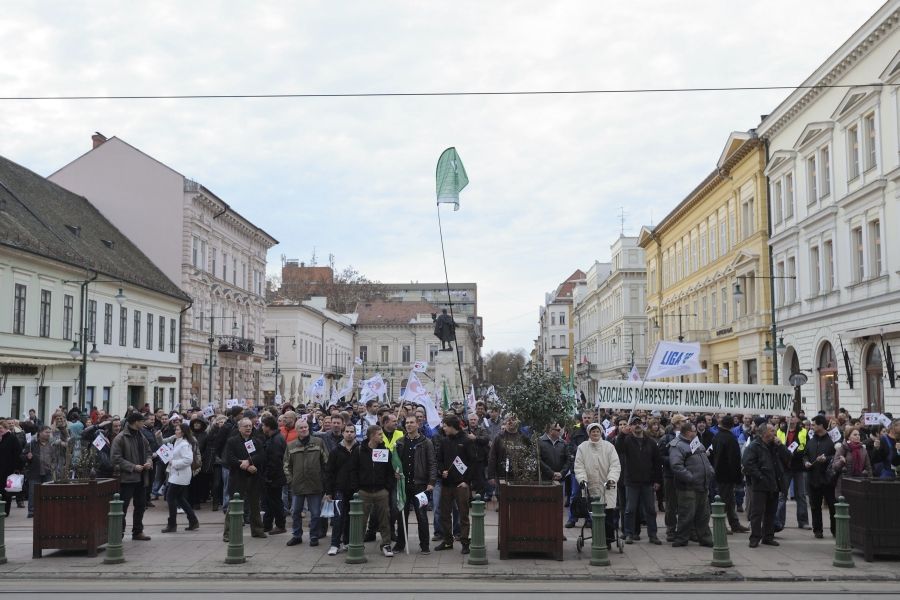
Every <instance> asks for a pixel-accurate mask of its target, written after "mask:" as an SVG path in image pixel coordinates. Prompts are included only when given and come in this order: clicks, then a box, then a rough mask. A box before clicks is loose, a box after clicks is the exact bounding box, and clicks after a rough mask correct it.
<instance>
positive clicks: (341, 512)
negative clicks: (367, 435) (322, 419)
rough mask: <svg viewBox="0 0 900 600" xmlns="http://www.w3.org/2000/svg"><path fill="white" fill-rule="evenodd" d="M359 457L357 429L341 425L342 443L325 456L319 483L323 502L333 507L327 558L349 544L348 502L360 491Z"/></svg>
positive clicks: (353, 426)
mask: <svg viewBox="0 0 900 600" xmlns="http://www.w3.org/2000/svg"><path fill="white" fill-rule="evenodd" d="M358 453H359V444H358V443H357V441H356V426H355V425H353V423H349V422H348V423H346V424H345V425H344V430H343V432H342V439H341V443H340V444H339V445H338V446H337V447H336V448H334V449H333V450H332V451H331V453H330V454H329V455H328V461H327V462H326V463H325V474H324V476H323V482H322V485H323V488H324V490H325V500H326V501H328V502H334V503H335V511H334V513H335V516H334V519H333V520H332V523H331V547H329V548H328V555H329V556H334V555H336V554H337V553H338V552H341V551H342V550H343V549H344V548H345V547H346V546H347V544H349V543H350V500H351V499H352V498H353V494H354V493H356V491H357V490H358V489H359V484H358V482H357V479H356V471H355V470H354V466H355V465H356V464H357V462H358V460H359V457H357V456H356V455H357V454H358Z"/></svg>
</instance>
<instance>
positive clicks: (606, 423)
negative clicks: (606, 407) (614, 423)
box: [600, 419, 610, 431]
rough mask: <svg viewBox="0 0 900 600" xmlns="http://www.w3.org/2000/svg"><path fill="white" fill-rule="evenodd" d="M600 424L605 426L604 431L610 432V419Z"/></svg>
mask: <svg viewBox="0 0 900 600" xmlns="http://www.w3.org/2000/svg"><path fill="white" fill-rule="evenodd" d="M600 424H601V425H603V430H604V431H608V430H609V425H610V423H609V419H603V422H602V423H600Z"/></svg>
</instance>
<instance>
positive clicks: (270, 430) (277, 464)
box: [260, 414, 287, 535]
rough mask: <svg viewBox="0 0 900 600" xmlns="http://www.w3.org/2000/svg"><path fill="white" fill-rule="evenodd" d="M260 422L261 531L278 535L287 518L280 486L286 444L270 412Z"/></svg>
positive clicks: (283, 482)
mask: <svg viewBox="0 0 900 600" xmlns="http://www.w3.org/2000/svg"><path fill="white" fill-rule="evenodd" d="M260 422H261V423H262V432H263V436H265V437H264V441H263V447H264V450H265V453H266V467H265V475H264V477H265V479H264V481H265V486H266V490H265V498H266V515H265V517H263V531H265V532H266V533H268V534H269V535H278V534H279V533H284V532H285V531H286V529H285V525H286V523H287V518H286V517H285V514H284V504H282V502H281V488H283V487H284V484H285V483H286V482H287V478H286V477H285V476H284V468H283V466H282V465H283V461H284V451H285V449H286V448H287V444H285V442H284V436H283V435H281V431H279V429H278V421H276V420H275V417H273V416H272V415H270V414H266V415H264V416H263V417H262V418H261V419H260Z"/></svg>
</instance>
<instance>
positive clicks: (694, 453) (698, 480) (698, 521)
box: [669, 421, 715, 548]
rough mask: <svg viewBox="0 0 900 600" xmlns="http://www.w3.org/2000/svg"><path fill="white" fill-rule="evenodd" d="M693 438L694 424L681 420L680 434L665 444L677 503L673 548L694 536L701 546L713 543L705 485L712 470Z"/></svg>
mask: <svg viewBox="0 0 900 600" xmlns="http://www.w3.org/2000/svg"><path fill="white" fill-rule="evenodd" d="M696 438H697V427H696V426H695V425H694V424H693V423H691V422H690V421H685V423H683V424H682V426H681V430H680V435H679V436H678V437H677V438H675V439H674V440H672V441H671V442H670V443H669V463H670V465H671V467H672V474H673V475H674V480H675V489H676V497H677V502H678V516H677V525H676V528H675V541H673V542H672V546H674V547H679V546H687V545H688V541H689V540H690V538H691V537H692V536H696V538H697V540H698V542H699V543H700V545H701V546H707V547H710V548H711V547H712V545H713V540H712V533H711V532H710V530H709V486H710V484H711V483H712V481H713V478H714V476H715V472H714V471H713V468H712V465H710V464H709V459H708V458H707V457H706V449H705V448H704V447H703V445H702V443H697V444H696V445H695V446H693V447H692V445H691V442H693V441H694V440H695V439H696Z"/></svg>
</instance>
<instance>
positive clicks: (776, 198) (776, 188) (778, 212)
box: [772, 180, 784, 225]
mask: <svg viewBox="0 0 900 600" xmlns="http://www.w3.org/2000/svg"><path fill="white" fill-rule="evenodd" d="M783 201H784V197H783V193H782V188H781V181H779V180H775V182H773V183H772V208H773V210H774V212H775V214H773V215H772V218H773V219H774V220H775V224H776V225H777V224H779V223H781V222H782V221H783V220H784V207H782V205H781V203H782V202H783Z"/></svg>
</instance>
